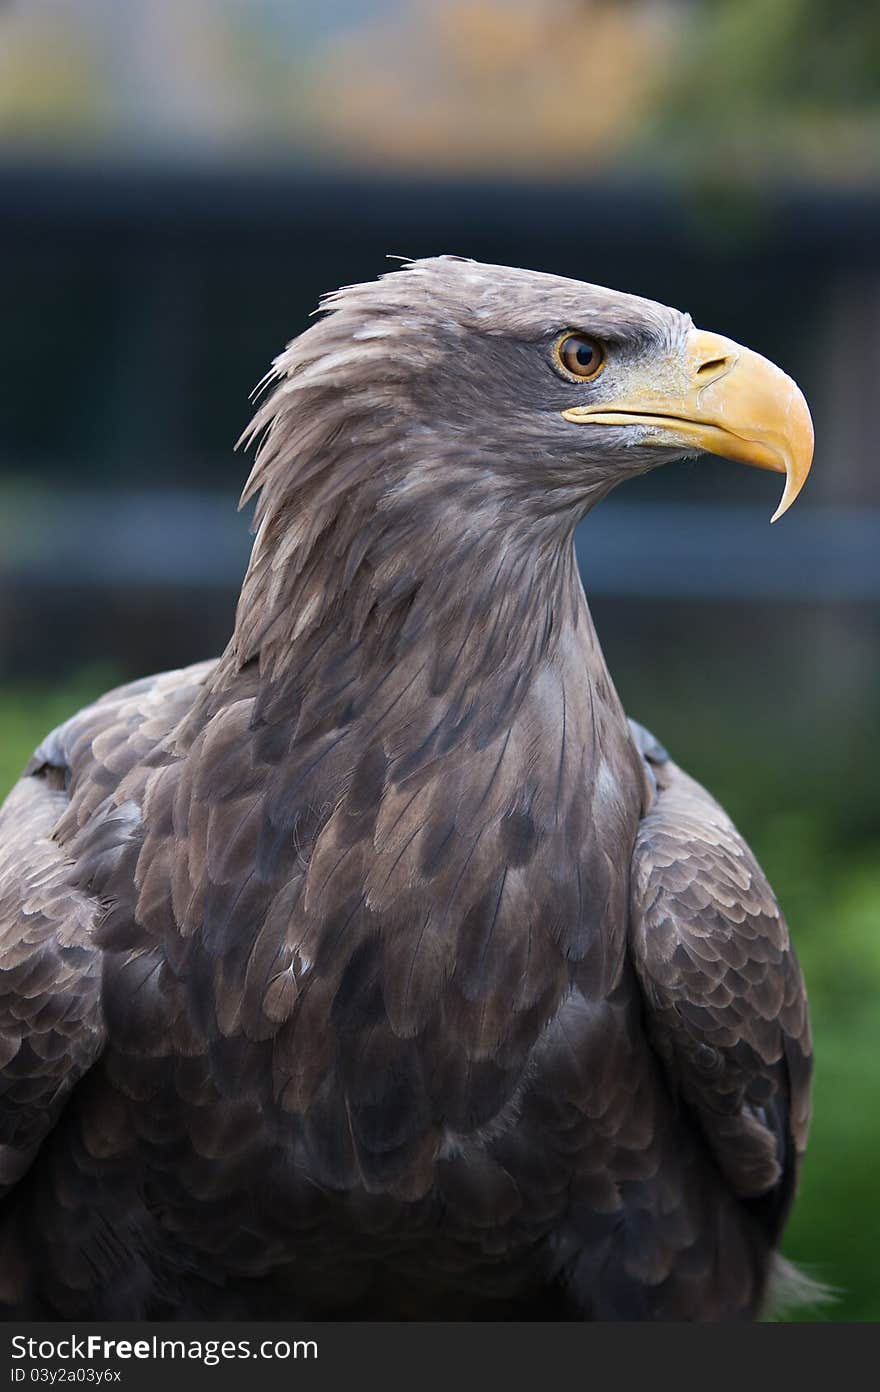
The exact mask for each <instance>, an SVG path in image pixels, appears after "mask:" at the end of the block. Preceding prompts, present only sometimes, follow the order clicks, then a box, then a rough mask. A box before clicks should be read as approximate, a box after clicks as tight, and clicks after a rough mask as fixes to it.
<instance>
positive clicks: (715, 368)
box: [697, 353, 733, 378]
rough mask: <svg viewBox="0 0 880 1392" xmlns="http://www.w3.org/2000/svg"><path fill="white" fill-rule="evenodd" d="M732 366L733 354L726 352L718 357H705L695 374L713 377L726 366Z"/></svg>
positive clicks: (723, 370) (702, 376) (701, 376)
mask: <svg viewBox="0 0 880 1392" xmlns="http://www.w3.org/2000/svg"><path fill="white" fill-rule="evenodd" d="M732 366H733V354H732V353H726V354H724V355H723V356H721V357H719V358H707V359H706V361H705V362H704V363H700V366H699V367H698V368H697V376H698V377H700V378H705V377H715V376H717V375H719V374H720V373H722V372H726V371H727V369H728V368H730V367H732Z"/></svg>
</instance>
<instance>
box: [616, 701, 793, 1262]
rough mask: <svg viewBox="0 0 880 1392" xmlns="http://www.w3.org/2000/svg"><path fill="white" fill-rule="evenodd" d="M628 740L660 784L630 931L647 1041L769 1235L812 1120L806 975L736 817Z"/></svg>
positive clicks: (640, 735) (654, 749) (648, 743)
mask: <svg viewBox="0 0 880 1392" xmlns="http://www.w3.org/2000/svg"><path fill="white" fill-rule="evenodd" d="M633 734H634V738H635V740H636V743H637V745H638V747H639V749H640V750H641V752H642V756H643V758H644V759H645V760H646V762H647V763H648V765H649V769H650V773H651V775H652V777H653V781H654V784H655V789H656V792H655V797H654V800H653V803H652V805H651V807H650V808H649V809H648V811H647V813H646V815H645V816H644V817H643V819H642V821H641V823H640V826H639V831H638V835H637V838H636V844H635V850H634V855H633V873H632V884H631V903H630V938H629V941H630V952H631V955H632V958H633V961H634V964H635V968H636V972H637V975H638V978H639V981H640V984H641V988H642V993H643V997H644V1002H645V1006H646V1009H647V1021H648V1031H649V1035H650V1037H651V1040H652V1042H653V1044H654V1047H655V1049H656V1050H657V1052H658V1054H659V1055H660V1057H661V1059H662V1060H663V1063H664V1066H665V1070H666V1075H667V1079H668V1081H669V1084H670V1087H671V1090H672V1092H673V1094H674V1095H675V1096H677V1097H678V1098H679V1099H680V1101H681V1102H682V1103H684V1104H685V1106H686V1107H688V1108H690V1109H691V1110H692V1112H693V1113H694V1114H695V1115H696V1117H697V1119H698V1121H699V1124H700V1127H701V1129H702V1131H703V1134H704V1136H705V1138H706V1140H707V1142H708V1144H709V1146H710V1148H711V1150H712V1151H713V1153H714V1156H715V1159H716V1161H717V1163H718V1165H719V1167H720V1169H721V1170H722V1173H723V1174H724V1175H725V1177H726V1178H727V1180H728V1183H729V1184H730V1185H731V1187H732V1189H733V1191H734V1192H735V1193H736V1194H738V1195H739V1196H740V1197H741V1198H743V1199H744V1200H746V1201H748V1202H749V1203H750V1205H751V1206H753V1207H754V1209H755V1212H756V1215H757V1216H758V1217H759V1218H760V1219H761V1220H762V1222H763V1223H764V1226H765V1227H766V1228H767V1229H768V1232H769V1233H770V1234H771V1235H772V1236H773V1237H775V1236H776V1235H777V1234H778V1232H779V1231H780V1229H781V1226H782V1223H783V1222H784V1219H785V1216H786V1214H787V1211H788V1208H789V1206H790V1203H791V1199H792V1197H793V1192H794V1185H795V1182H796V1177H797V1171H798V1167H799V1164H800V1159H801V1157H802V1155H803V1151H804V1149H805V1146H806V1138H807V1127H808V1121H809V1106H810V1070H811V1043H810V1028H809V1018H808V1013H807V998H806V990H805V987H804V981H803V977H802V975H801V970H800V967H799V965H798V961H797V957H796V955H795V951H794V947H793V946H792V943H791V938H790V935H789V930H788V926H787V924H786V922H785V919H784V917H783V915H782V913H781V911H780V909H779V905H778V904H777V902H776V899H775V897H774V895H773V891H772V890H771V888H770V886H769V884H768V882H767V880H766V878H765V876H764V874H763V872H762V870H761V868H760V866H759V865H758V863H757V861H756V859H755V857H754V856H753V854H752V852H751V851H750V849H749V847H748V845H747V844H746V842H745V841H744V839H743V838H742V836H741V835H740V833H739V832H738V831H737V829H736V827H735V826H734V825H733V823H732V821H731V820H730V818H729V817H728V816H727V814H726V813H725V812H724V810H723V809H722V808H721V807H720V806H719V805H718V803H717V802H715V801H714V799H713V798H711V797H710V795H709V794H708V793H707V792H706V791H705V789H703V788H702V787H701V786H700V785H699V784H698V783H696V782H695V781H694V780H693V779H692V778H690V777H688V775H687V774H686V773H684V772H683V771H682V770H681V769H680V768H679V767H678V766H677V765H676V764H675V763H673V761H672V760H671V759H670V758H669V755H668V754H667V753H666V751H665V750H664V749H663V748H662V746H660V745H659V744H658V743H657V742H656V741H655V740H654V738H653V736H651V735H649V734H648V732H647V731H644V730H642V729H641V727H633Z"/></svg>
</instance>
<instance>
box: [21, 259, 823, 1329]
mask: <svg viewBox="0 0 880 1392" xmlns="http://www.w3.org/2000/svg"><path fill="white" fill-rule="evenodd" d="M326 308H327V310H328V311H329V313H327V314H326V315H325V316H324V317H323V318H322V319H321V320H320V321H318V322H317V323H316V324H314V325H313V327H311V328H310V329H309V330H308V331H307V332H306V333H304V334H303V335H302V336H301V337H300V338H298V339H296V340H294V342H293V343H292V344H291V345H290V346H289V347H288V349H287V350H286V352H285V353H284V354H283V355H282V356H281V357H280V358H279V359H278V361H277V363H276V364H275V369H274V372H273V374H272V380H273V383H274V389H273V391H272V393H271V395H270V396H269V397H268V399H267V400H266V401H265V403H264V404H263V405H262V406H261V407H260V409H259V411H258V414H257V416H256V419H255V422H254V426H253V432H254V434H255V436H257V437H259V438H260V441H261V443H260V445H259V449H258V453H257V461H256V465H255V468H254V471H253V474H252V476H251V480H250V483H249V485H248V490H247V495H246V496H251V495H253V494H258V495H259V500H258V503H257V512H256V527H257V535H256V540H255V543H254V550H253V556H252V559H251V563H250V567H249V569H248V572H247V576H246V578H245V581H244V585H243V588H242V594H241V600H240V603H239V608H238V613H237V618H236V624H235V631H234V634H233V636H232V639H231V641H230V644H229V646H228V648H227V650H226V652H225V653H224V654H223V656H222V657H221V658H220V659H219V661H218V662H216V663H214V662H209V663H204V664H202V665H200V666H196V667H192V668H189V669H187V670H185V671H181V672H172V673H168V674H165V675H163V676H160V677H156V678H153V679H149V680H146V681H142V682H138V683H135V684H133V685H130V686H127V687H123V688H121V689H120V690H118V691H115V692H111V693H109V694H108V695H107V696H105V697H103V698H102V699H101V700H100V701H98V702H97V703H96V704H95V705H93V706H91V707H89V708H88V709H86V710H84V711H81V712H80V713H79V714H78V715H75V716H74V717H73V718H72V719H71V720H70V721H68V722H67V724H65V725H63V726H62V727H61V728H60V729H58V730H56V731H54V732H53V733H52V734H51V735H50V736H49V737H48V738H47V740H46V741H45V743H44V744H43V745H41V747H40V748H39V749H38V750H37V752H36V753H35V755H34V757H33V759H32V760H31V762H30V764H29V765H28V767H27V769H26V770H25V772H24V775H23V777H22V779H21V781H20V782H19V784H18V785H17V787H16V788H15V790H14V791H13V792H12V793H11V794H10V797H9V798H8V800H7V802H6V804H5V807H4V808H3V811H2V813H0V1098H2V1101H0V1183H2V1187H3V1195H4V1197H3V1198H2V1201H0V1203H2V1207H0V1247H2V1254H3V1255H2V1262H0V1300H2V1302H3V1303H4V1308H5V1310H6V1313H7V1314H8V1315H10V1316H12V1317H16V1318H20V1317H22V1316H23V1315H31V1316H41V1317H61V1318H70V1319H73V1318H77V1319H81V1318H90V1317H91V1318H101V1317H110V1318H113V1317H116V1318H149V1317H163V1316H174V1317H186V1316H189V1317H199V1316H208V1317H215V1318H221V1317H224V1318H225V1317H232V1316H239V1317H248V1316H263V1317H265V1316H279V1317H280V1316H285V1317H296V1316H315V1317H347V1318H368V1319H369V1318H386V1319H387V1318H391V1319H395V1318H410V1317H416V1318H417V1317H422V1318H477V1317H479V1318H485V1317H508V1316H516V1317H539V1318H574V1319H579V1318H595V1319H638V1318H645V1319H678V1320H682V1319H683V1320H695V1319H702V1320H716V1319H745V1318H750V1317H753V1316H754V1315H755V1314H756V1313H757V1312H758V1311H759V1309H760V1308H761V1305H762V1301H763V1299H764V1297H765V1292H766V1287H767V1283H768V1275H769V1273H770V1270H771V1266H772V1264H773V1261H774V1252H775V1250H776V1247H777V1243H778V1240H779V1236H780V1233H781V1230H782V1226H783V1223H784V1221H785V1217H786V1214H787V1212H788V1209H789V1205H790V1202H791V1198H792V1193H793V1189H794V1184H795V1180H796V1175H797V1168H798V1162H799V1157H800V1154H801V1153H802V1151H803V1147H804V1143H805V1138H806V1125H807V1116H808V1111H809V1070H810V1064H809V1060H810V1043H809V1029H808V1023H807V1012H806V1000H805V995H804V987H803V982H802V979H801V976H800V973H799V970H798V967H797V963H796V959H795V957H794V952H793V949H792V947H791V944H790V941H789V936H788V930H787V928H786V926H785V923H784V921H783V919H782V917H781V915H780V912H779V909H778V907H777V905H776V902H775V900H774V898H773V895H772V892H771V891H770V889H769V887H768V885H767V883H766V881H765V879H764V877H763V875H762V873H761V871H760V869H759V867H758V866H757V864H756V862H755V861H754V859H753V857H752V856H751V854H750V852H749V850H748V848H747V846H746V845H745V843H744V842H743V840H742V839H741V837H740V836H739V834H738V833H737V832H736V830H735V829H734V827H733V826H732V825H731V823H730V822H729V820H728V819H727V817H726V816H725V815H724V813H723V812H722V811H721V809H720V808H718V806H717V805H716V804H715V803H714V802H713V801H712V800H711V799H710V798H709V796H708V795H707V794H706V793H705V792H704V791H703V790H702V789H701V788H700V787H699V786H698V785H697V784H695V783H694V782H692V781H691V780H690V779H689V778H687V776H686V775H685V774H683V773H682V772H681V771H680V770H679V769H678V768H676V766H675V765H674V764H673V763H672V762H671V761H670V759H669V758H668V756H667V755H666V754H665V752H664V751H662V749H661V748H660V747H659V745H657V744H656V742H655V741H654V740H653V739H652V737H650V736H648V735H647V734H646V732H645V731H643V730H641V729H640V728H639V727H638V726H631V725H630V724H629V723H628V721H627V719H626V717H625V715H624V712H623V710H622V708H621V705H620V702H619V700H618V697H617V694H616V692H615V690H614V686H613V684H612V682H611V679H610V676H609V674H608V671H607V669H606V666H605V663H604V660H603V658H602V654H601V651H600V649H599V646H598V642H597V640H596V636H595V632H594V629H593V625H592V622H591V619H590V615H589V612H588V610H587V606H586V602H585V600H584V595H583V591H582V589H581V585H580V580H579V577H578V573H577V569H576V566H575V563H574V559H573V552H572V544H571V542H572V533H573V530H574V527H575V525H576V523H577V522H578V520H579V519H580V518H581V517H582V516H583V515H584V514H585V513H586V512H587V511H588V510H589V508H590V507H592V506H593V505H594V503H596V502H597V501H599V500H600V499H601V498H602V497H603V496H604V495H605V494H606V493H607V492H608V491H609V489H610V488H611V487H613V486H614V485H615V484H616V483H617V482H619V481H621V480H623V479H624V478H626V477H627V476H630V475H632V474H635V473H639V472H642V471H644V470H645V469H647V468H650V467H653V466H654V465H655V464H657V463H659V462H663V461H664V460H666V459H669V458H672V457H674V456H675V455H679V454H681V453H682V452H683V451H684V450H685V449H688V448H690V449H694V448H699V447H703V448H714V447H715V446H714V445H713V444H712V440H713V439H714V436H710V435H709V434H708V433H706V432H707V431H708V430H709V429H710V428H711V430H714V431H715V432H716V434H717V433H718V431H719V430H720V429H721V426H720V425H719V421H720V420H721V419H722V416H723V419H724V421H725V423H726V422H727V420H728V419H729V415H724V413H723V412H720V413H719V411H718V410H716V412H715V417H713V419H714V424H713V423H712V422H711V421H710V422H709V425H708V426H707V425H705V422H706V421H707V420H708V419H709V411H708V408H707V407H706V406H705V401H706V397H705V393H706V392H708V393H709V398H710V399H711V396H712V392H713V391H716V392H718V393H720V392H722V391H723V392H725V393H728V395H727V396H725V402H726V403H727V404H726V405H725V410H727V409H728V406H729V405H730V401H731V400H732V399H733V398H732V397H731V396H730V391H731V390H732V388H730V386H729V384H730V382H733V381H738V380H740V378H739V377H738V376H737V374H738V373H739V374H740V375H741V374H742V373H744V372H745V371H746V366H747V365H748V363H751V364H752V368H751V370H756V369H754V363H755V361H757V360H756V359H754V358H753V355H747V354H746V353H745V350H740V349H738V348H737V345H729V344H728V343H727V340H720V339H719V340H713V342H714V343H715V344H716V345H717V344H722V345H727V346H726V347H724V348H723V350H717V348H713V349H712V352H711V353H708V350H707V351H704V349H705V340H707V339H708V337H709V336H705V335H703V336H699V335H696V331H695V330H693V328H692V326H691V324H690V321H689V319H688V318H687V316H686V315H682V314H680V313H678V312H677V311H675V310H672V309H667V308H665V307H664V306H661V305H656V304H652V303H650V302H648V301H645V300H639V299H635V298H633V297H630V296H624V295H618V294H615V293H613V292H611V291H606V290H601V289H599V288H597V287H593V286H587V285H582V284H580V283H578V282H573V281H565V280H561V279H558V278H556V277H552V276H543V275H538V274H535V273H530V272H524V271H512V270H507V269H504V268H500V267H486V266H480V265H477V264H475V263H473V262H467V261H462V260H460V259H458V258H437V259H434V260H429V261H424V262H417V263H414V264H413V265H411V266H409V267H408V268H406V269H404V270H402V271H400V272H396V273H394V274H392V275H390V276H386V277H383V278H382V279H381V280H380V281H378V282H375V283H372V284H369V285H364V286H355V287H352V288H350V289H348V290H343V291H340V292H339V293H338V294H336V295H334V296H332V297H330V299H329V301H328V302H327V305H326ZM569 329H574V330H578V331H580V332H582V333H584V334H589V335H591V336H592V338H594V339H595V340H597V341H598V343H599V344H600V345H601V348H600V350H598V351H600V352H601V354H602V356H603V359H604V367H603V370H602V371H601V372H600V373H599V374H598V375H596V376H595V377H591V378H589V379H587V378H585V379H584V380H582V381H581V380H578V378H577V375H576V373H575V374H573V373H571V372H568V371H567V370H566V368H565V359H563V360H562V361H560V358H559V356H558V355H557V353H556V352H555V345H556V343H557V340H558V339H559V337H560V335H563V334H565V333H566V331H567V330H569ZM695 335H696V337H695ZM698 340H699V341H698ZM695 343H697V346H698V347H699V348H700V353H702V357H701V360H700V362H699V363H697V364H696V365H694V363H693V362H691V360H690V359H689V358H688V354H689V353H690V354H691V355H692V356H693V352H695V351H696V349H695V348H694V344H695ZM713 354H714V356H713ZM719 354H720V355H719ZM689 363H690V366H688V364H689ZM743 364H746V366H743ZM765 367H766V369H767V371H771V369H770V368H769V365H764V367H761V368H760V372H761V373H764V371H765ZM773 371H777V370H773ZM689 373H690V374H691V375H692V376H693V377H694V379H695V380H696V382H697V385H698V387H699V391H700V393H701V395H700V402H701V403H702V404H701V405H700V408H699V409H700V411H702V413H703V414H702V415H700V416H699V420H700V421H702V422H703V425H701V426H700V429H702V430H703V431H704V441H703V444H702V445H701V444H700V442H699V441H697V443H696V445H695V444H694V443H693V434H692V435H691V437H689V438H690V440H691V442H690V443H688V442H687V441H686V440H685V441H683V439H680V438H678V436H677V435H676V430H677V429H678V426H677V425H676V424H675V421H676V420H678V421H679V423H680V422H681V421H682V420H684V413H683V408H681V407H680V402H681V400H683V396H682V393H683V392H685V389H686V388H687V385H688V374H689ZM765 375H766V374H765ZM778 378H779V379H781V381H782V382H787V379H782V374H778ZM762 380H764V379H763V377H762ZM775 380H776V379H774V381H775ZM716 384H717V385H716ZM790 385H791V384H789V386H790ZM779 389H780V390H782V391H783V392H784V391H787V390H788V388H787V387H785V388H783V387H780V388H779ZM658 393H660V394H661V395H662V396H663V399H664V400H666V401H675V402H678V403H679V408H680V409H679V410H678V415H677V416H676V413H675V412H674V411H672V410H671V409H666V410H664V411H659V412H658V409H657V406H656V402H657V401H658V400H659V399H660V398H659V397H658ZM772 395H773V393H772V392H771V396H772ZM762 399H763V398H762ZM649 400H650V401H653V402H654V403H655V406H654V408H653V409H647V408H646V409H642V408H645V403H646V402H649ZM639 403H641V405H639ZM634 405H635V406H638V407H639V409H642V416H641V417H640V418H639V419H633V407H634ZM573 407H576V408H577V410H578V412H580V415H579V416H578V415H577V413H576V414H575V417H572V416H568V417H566V416H563V414H562V413H563V412H564V411H570V410H571V408H573ZM599 408H601V412H602V413H604V414H603V418H602V419H601V420H598V419H597V421H596V422H593V423H590V421H589V420H588V419H587V417H588V416H589V413H590V412H591V411H593V412H596V411H598V410H599ZM713 409H714V408H713ZM730 409H733V408H732V407H731V408H730ZM763 409H764V407H762V410H763ZM786 409H788V408H786ZM804 409H805V408H804ZM614 412H618V413H624V412H628V414H625V418H624V414H621V415H620V419H619V421H618V420H617V419H616V417H615V418H612V419H611V420H609V419H608V413H614ZM691 414H692V418H689V420H690V424H689V427H688V428H691V427H692V426H693V422H694V420H696V419H697V418H698V416H697V408H694V411H693V412H692V413H691ZM581 417H583V418H584V419H583V420H582V419H581ZM670 419H672V420H673V424H672V425H670ZM584 421H586V424H585V423H584ZM654 422H657V423H656V424H654ZM752 424H754V422H753V423H752ZM758 425H760V422H758ZM681 428H682V430H683V429H684V426H682V427H681ZM750 428H751V427H750ZM786 428H788V427H786ZM737 429H738V427H737ZM773 429H775V427H772V425H767V428H766V430H760V429H759V430H757V431H753V433H752V434H751V435H748V436H746V435H745V434H744V433H742V432H740V433H738V434H737V436H736V440H737V441H738V445H737V448H740V447H741V452H740V454H738V455H736V457H740V458H744V457H746V452H747V451H748V450H752V451H753V453H754V451H755V450H757V449H758V448H759V446H758V445H755V444H754V443H753V442H754V441H755V440H756V439H758V437H759V436H760V438H761V440H763V441H766V440H767V439H770V438H771V436H772V438H773V439H774V440H775V438H776V437H775V436H773V435H772V430H773ZM701 438H703V437H701ZM731 438H733V437H731ZM786 438H787V437H786ZM744 439H747V440H748V442H749V443H748V444H743V440H744ZM706 442H708V443H706ZM773 447H774V448H776V446H775V445H774V446H773ZM760 448H765V453H766V449H767V448H769V446H765V445H761V446H760ZM780 448H782V447H781V446H780ZM730 452H731V453H733V454H735V453H736V450H735V448H734V447H733V446H732V447H731V450H730ZM774 457H776V456H774ZM778 457H779V458H780V459H783V464H782V465H780V464H778V463H777V464H775V465H774V464H773V463H769V464H768V463H767V462H766V459H765V458H763V457H762V458H757V457H755V458H753V459H752V460H751V462H756V463H761V462H764V466H765V467H783V465H784V467H785V468H786V470H787V472H788V473H789V475H790V476H791V475H792V472H794V473H795V474H796V472H797V469H798V468H800V469H801V471H802V472H804V470H803V459H802V458H800V456H798V458H797V459H795V456H794V454H791V452H789V454H784V451H783V454H782V455H779V456H778ZM808 462H809V461H807V463H808Z"/></svg>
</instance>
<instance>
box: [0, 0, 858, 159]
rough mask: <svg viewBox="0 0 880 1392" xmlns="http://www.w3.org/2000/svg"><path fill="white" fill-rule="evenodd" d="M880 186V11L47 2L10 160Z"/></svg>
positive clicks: (17, 37)
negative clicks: (187, 159)
mask: <svg viewBox="0 0 880 1392" xmlns="http://www.w3.org/2000/svg"><path fill="white" fill-rule="evenodd" d="M4 144H5V145H6V146H7V147H8V148H10V147H11V148H14V149H21V148H26V149H40V150H46V149H48V150H50V151H53V152H54V151H67V150H71V149H75V150H80V151H82V150H100V151H117V152H119V151H122V152H124V153H125V154H127V155H130V154H131V153H132V152H136V151H142V152H143V151H144V150H146V151H149V152H150V153H154V152H156V151H160V152H161V153H163V154H164V155H165V157H166V158H170V159H174V160H176V159H179V158H180V157H181V155H183V154H186V153H187V152H189V153H190V154H193V153H195V154H196V156H198V155H202V156H204V155H206V154H208V155H210V156H211V157H212V158H214V157H216V156H220V157H222V158H227V159H231V160H240V159H246V160H251V161H254V160H258V161H263V160H267V159H268V160H275V161H278V160H289V159H295V160H297V161H299V162H302V161H306V162H316V161H317V162H325V163H326V162H333V161H341V162H344V163H355V164H356V165H357V166H358V167H359V168H363V167H364V166H365V165H373V166H377V167H378V166H382V165H397V166H399V167H402V168H407V169H411V170H416V171H423V170H425V169H443V170H464V171H481V172H484V173H487V174H497V173H510V172H515V171H518V170H521V171H527V172H530V173H533V174H536V173H537V174H541V173H546V174H548V175H560V174H574V175H579V174H583V173H584V172H587V171H594V170H605V171H614V172H619V171H620V170H622V169H628V170H629V171H630V172H631V173H636V174H638V173H643V174H650V175H652V176H654V175H656V174H657V173H658V172H666V173H669V172H674V173H677V174H684V175H687V176H695V177H699V178H701V179H703V180H708V179H713V180H714V181H715V182H716V183H717V184H718V185H720V186H725V185H728V184H729V183H730V182H731V181H735V182H747V181H748V180H750V179H755V178H760V177H761V176H765V177H771V178H773V179H777V178H778V177H779V176H780V173H784V174H785V175H786V176H787V177H792V176H794V175H797V174H801V175H810V176H814V177H817V178H820V179H826V180H829V181H840V180H846V179H862V180H865V181H868V182H872V183H875V182H876V180H877V171H878V154H880V10H878V7H877V6H876V5H872V4H866V3H864V0H838V3H837V4H836V5H828V4H826V3H823V2H822V0H338V3H337V4H335V5H333V6H332V7H331V6H327V5H324V4H323V3H322V2H321V0H298V3H297V4H296V5H291V4H290V3H289V0H175V4H174V5H169V4H168V3H167V0H139V3H138V4H137V5H119V4H116V3H115V0H76V4H75V5H72V4H71V3H70V0H30V3H29V4H20V5H11V6H9V7H8V8H7V9H6V10H5V11H4V12H3V13H2V14H0V148H2V146H3V145H4Z"/></svg>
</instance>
